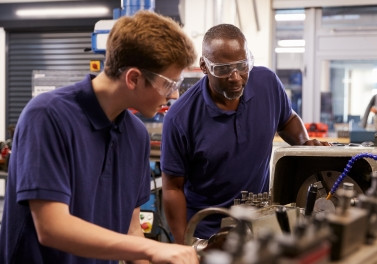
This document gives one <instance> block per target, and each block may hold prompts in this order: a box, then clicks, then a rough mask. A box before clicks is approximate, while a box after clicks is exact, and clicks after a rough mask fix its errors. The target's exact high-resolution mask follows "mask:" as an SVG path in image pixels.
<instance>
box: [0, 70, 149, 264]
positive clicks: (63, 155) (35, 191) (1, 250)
mask: <svg viewBox="0 0 377 264" xmlns="http://www.w3.org/2000/svg"><path fill="white" fill-rule="evenodd" d="M92 78H94V76H90V75H88V76H87V77H86V78H85V79H84V80H83V81H81V82H79V83H76V84H74V85H72V86H69V87H64V88H59V89H56V90H54V91H52V92H48V93H43V94H41V95H39V96H37V97H35V98H34V99H32V100H31V101H30V102H29V103H28V104H27V106H26V107H25V108H24V110H23V111H22V114H21V116H20V118H19V121H18V123H17V126H16V132H15V136H14V141H13V145H12V155H11V159H10V165H9V177H8V182H7V190H6V193H5V194H6V198H5V207H4V215H3V220H2V225H1V234H0V263H30V264H31V263H39V264H41V263H114V264H115V263H118V262H117V261H100V260H94V259H87V258H80V257H76V256H73V255H71V254H67V253H65V252H61V251H59V250H55V249H52V248H49V247H44V246H41V245H40V244H39V243H38V239H37V235H36V231H35V227H34V225H33V220H32V217H31V213H30V209H29V207H28V203H27V201H28V200H30V199H41V200H51V201H57V202H62V203H66V204H68V205H69V210H70V213H71V214H72V215H74V216H77V217H79V218H82V219H84V220H86V221H88V222H91V223H94V224H97V225H99V226H102V227H105V228H108V229H110V230H113V231H116V232H120V233H127V232H128V228H129V225H130V221H131V217H132V213H133V210H134V209H135V208H136V207H139V206H141V205H142V204H144V203H145V202H147V201H148V200H149V196H150V167H149V150H150V145H149V144H150V143H149V142H150V140H149V135H148V132H147V130H146V128H145V126H144V125H143V123H142V122H141V121H140V120H139V119H138V118H137V117H135V116H134V115H133V114H131V113H130V112H128V111H124V112H122V113H121V114H120V115H119V116H118V117H117V119H116V121H115V122H110V121H109V120H108V118H107V117H106V115H105V113H104V112H103V110H102V108H101V107H100V105H99V103H98V101H97V98H96V96H95V94H94V92H93V88H92V85H91V79H92Z"/></svg>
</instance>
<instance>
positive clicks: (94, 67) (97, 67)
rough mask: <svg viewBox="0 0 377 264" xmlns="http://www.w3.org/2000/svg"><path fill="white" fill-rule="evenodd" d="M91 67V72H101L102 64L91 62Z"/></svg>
mask: <svg viewBox="0 0 377 264" xmlns="http://www.w3.org/2000/svg"><path fill="white" fill-rule="evenodd" d="M89 65H90V71H91V72H99V71H101V62H100V61H99V60H91V61H90V64H89Z"/></svg>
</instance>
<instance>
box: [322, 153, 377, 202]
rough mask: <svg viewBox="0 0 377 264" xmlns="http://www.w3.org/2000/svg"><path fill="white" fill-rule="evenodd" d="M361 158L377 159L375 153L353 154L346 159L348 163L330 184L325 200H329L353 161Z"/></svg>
mask: <svg viewBox="0 0 377 264" xmlns="http://www.w3.org/2000/svg"><path fill="white" fill-rule="evenodd" d="M363 158H370V159H374V160H377V155H373V154H371V153H360V154H357V155H355V156H353V157H352V158H351V159H350V160H349V161H348V163H347V165H346V167H345V168H344V170H343V172H342V174H340V176H339V177H338V179H337V180H336V181H335V183H334V185H333V186H332V188H331V190H330V192H329V194H328V195H327V198H326V199H327V200H329V199H330V198H331V196H332V195H333V194H334V193H335V191H336V190H337V189H338V187H339V185H340V184H341V183H342V181H343V180H344V178H345V177H346V176H347V175H348V173H349V172H350V170H351V169H352V166H353V164H354V163H355V161H357V160H359V159H363Z"/></svg>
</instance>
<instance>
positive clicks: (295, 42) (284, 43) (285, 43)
mask: <svg viewBox="0 0 377 264" xmlns="http://www.w3.org/2000/svg"><path fill="white" fill-rule="evenodd" d="M278 46H280V47H304V46H305V40H303V39H284V40H279V41H278Z"/></svg>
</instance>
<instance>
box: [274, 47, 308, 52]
mask: <svg viewBox="0 0 377 264" xmlns="http://www.w3.org/2000/svg"><path fill="white" fill-rule="evenodd" d="M275 52H276V53H304V52H305V48H275Z"/></svg>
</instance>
